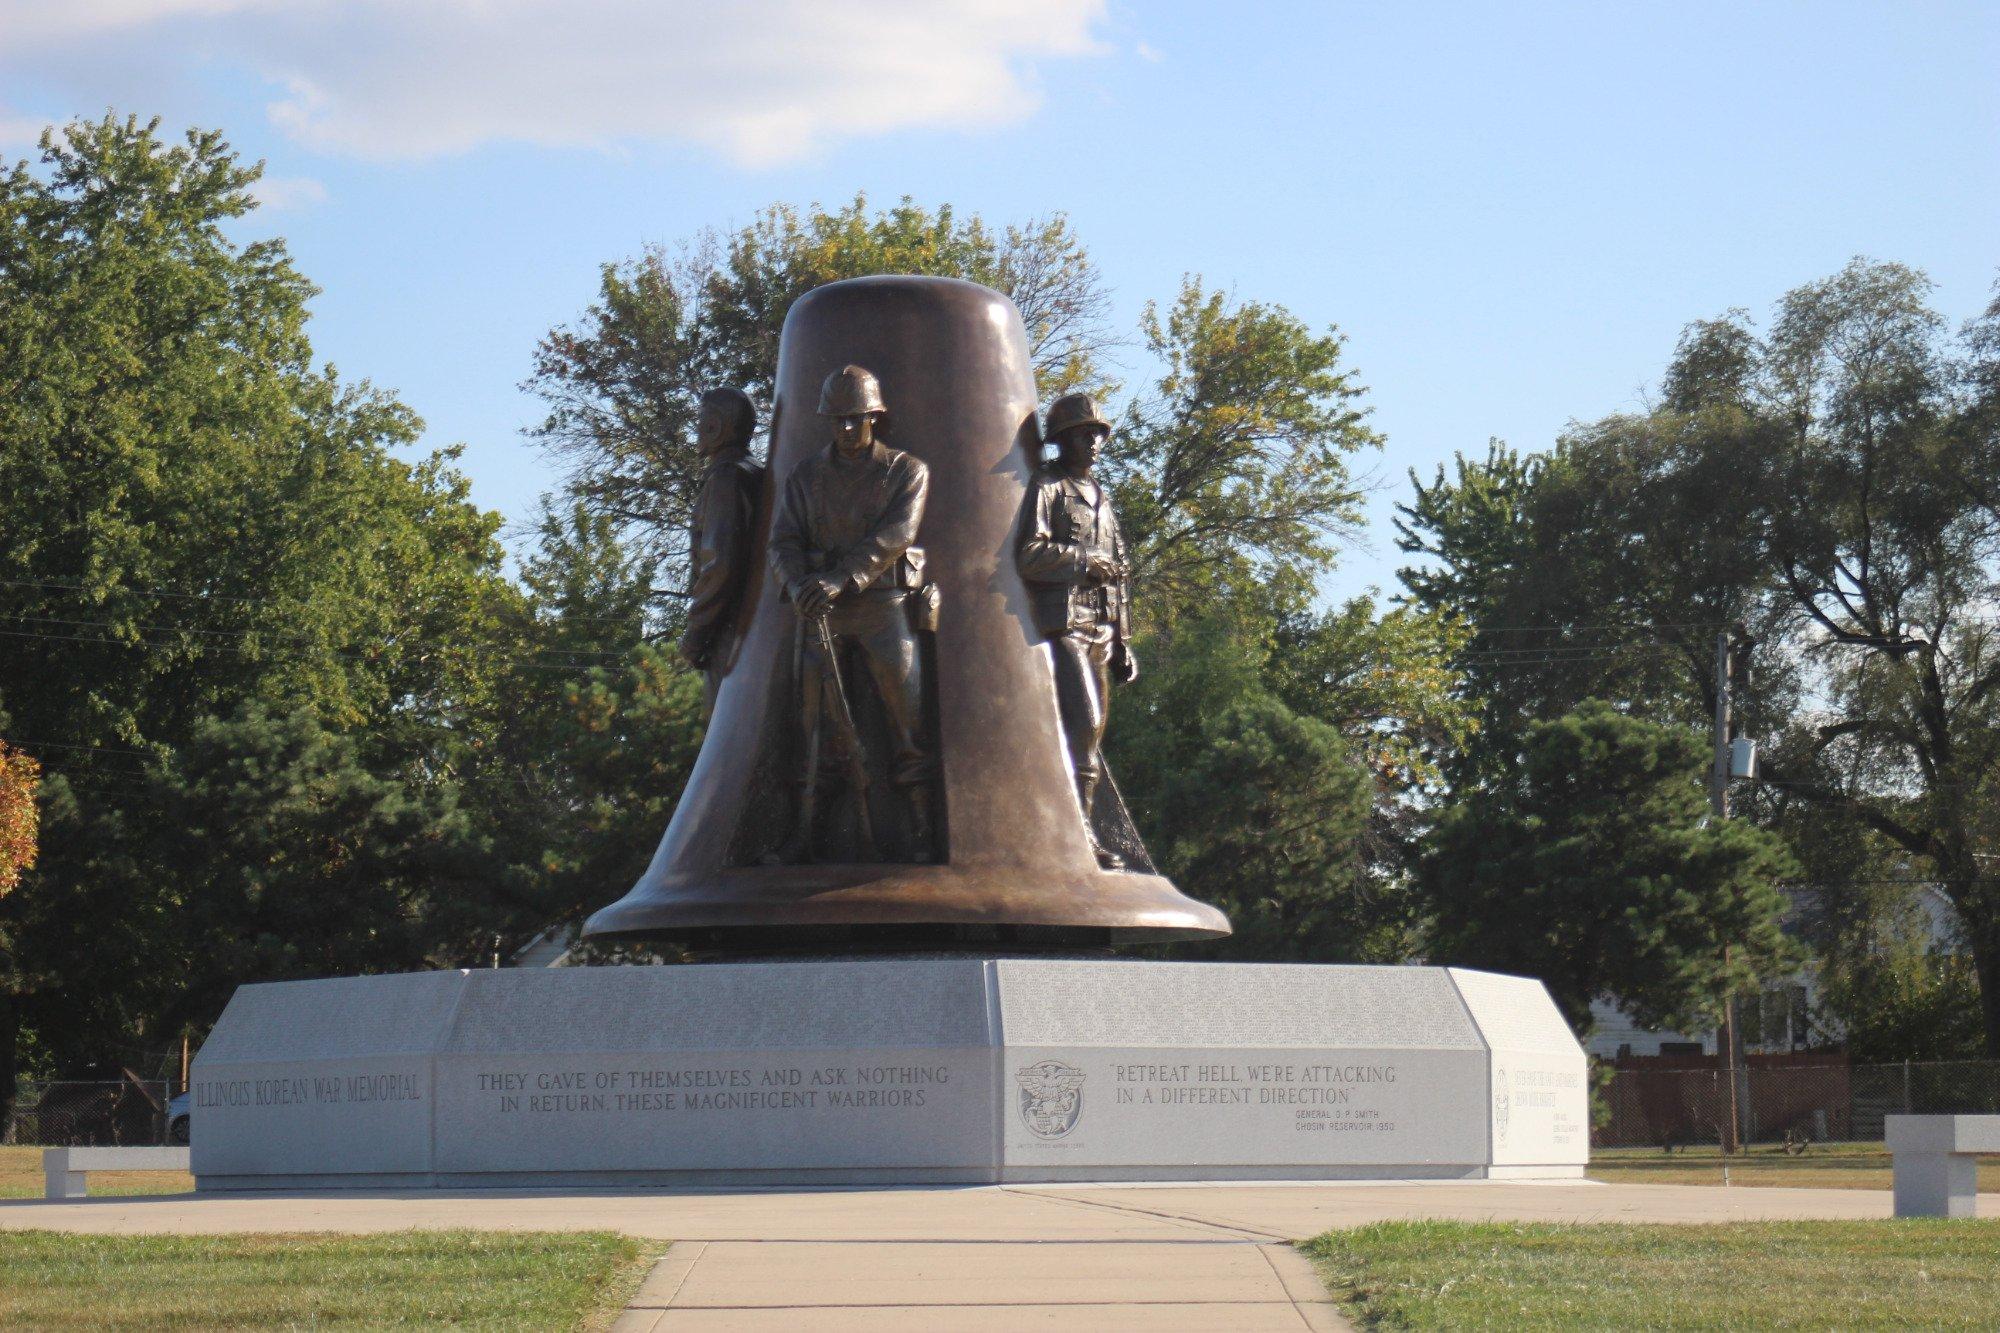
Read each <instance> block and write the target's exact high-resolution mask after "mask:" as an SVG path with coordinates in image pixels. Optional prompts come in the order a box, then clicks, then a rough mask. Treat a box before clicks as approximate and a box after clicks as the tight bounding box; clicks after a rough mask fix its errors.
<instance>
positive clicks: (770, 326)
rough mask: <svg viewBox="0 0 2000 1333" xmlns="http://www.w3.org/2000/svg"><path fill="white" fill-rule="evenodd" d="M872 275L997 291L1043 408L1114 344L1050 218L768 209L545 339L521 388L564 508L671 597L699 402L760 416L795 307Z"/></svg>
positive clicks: (618, 272) (1089, 277)
mask: <svg viewBox="0 0 2000 1333" xmlns="http://www.w3.org/2000/svg"><path fill="white" fill-rule="evenodd" d="M875 273H917V274H926V275H931V276H938V277H954V278H967V279H970V280H971V281H974V282H979V283H983V284H985V285H987V286H989V287H993V288H996V289H998V290H1000V291H1004V292H1006V293H1007V294H1008V295H1009V296H1011V297H1013V299H1014V303H1015V304H1016V305H1017V306H1019V307H1020V309H1021V312H1022V316H1023V318H1024V320H1025V321H1026V323H1027V327H1028V338H1029V344H1030V352H1031V355H1032V357H1033V361H1034V366H1035V374H1036V378H1037V380H1038V382H1039V384H1040V386H1041V389H1042V391H1043V393H1044V394H1045V395H1053V394H1055V393H1060V392H1063V391H1065V390H1067V389H1070V388H1073V387H1079V386H1081V387H1099V386H1101V385H1102V383H1103V375H1104V372H1103V368H1102V365H1101V361H1102V358H1103V356H1104V354H1105V352H1106V351H1107V350H1108V349H1109V348H1110V346H1111V338H1110V335H1109V332H1108V329H1107V325H1106V320H1105V314H1106V311H1107V309H1108V307H1109V304H1110V300H1109V296H1108V294H1107V293H1106V291H1105V289H1104V284H1103V279H1102V278H1101V276H1100V275H1099V273H1098V270H1097V266H1096V264H1095V263H1094V262H1093V261H1092V260H1091V259H1090V257H1089V255H1088V254H1087V253H1086V252H1085V250H1084V249H1083V246H1082V245H1081V243H1080V242H1079V241H1078V240H1077V238H1076V236H1075V234H1074V233H1073V232H1072V231H1071V230H1070V227H1069V223H1068V221H1067V220H1066V219H1065V218H1063V217H1062V216H1061V215H1060V214H1058V215H1056V216H1054V217H1051V218H1046V219H1039V220H1035V221H1031V222H1028V223H1024V224H1022V225H1020V226H1015V227H1007V228H1004V229H999V230H995V229H994V228H991V227H989V226H988V225H987V224H986V223H985V222H983V221H982V220H981V219H979V218H978V217H976V216H975V217H971V218H963V219H962V218H960V217H959V216H958V215H957V214H956V213H954V212H953V210H952V209H950V208H949V207H946V208H941V209H938V210H937V211H935V212H932V211H929V210H926V209H924V208H921V207H919V206H918V205H916V204H914V203H912V202H911V201H909V200H907V199H905V200H904V201H903V202H902V203H900V204H898V205H897V206H896V207H894V208H891V209H887V210H884V211H880V212H875V211H871V210H870V209H869V207H868V204H867V201H866V199H865V198H861V197H857V198H856V199H855V200H854V201H853V202H852V203H850V204H848V205H846V206H845V207H843V208H840V209H836V210H831V211H829V210H826V209H821V208H818V207H813V208H810V209H805V210H799V209H794V208H790V207H787V206H785V205H774V206H772V207H770V208H767V209H765V210H764V211H763V212H761V213H759V214H758V215H757V216H756V218H754V219H753V220H752V221H751V222H750V223H749V224H748V225H746V226H744V227H742V228H740V229H738V230H736V231H734V232H728V233H725V232H722V231H718V230H709V231H705V232H702V233H700V234H699V235H697V236H696V237H695V238H694V239H693V240H692V241H690V242H689V243H688V244H686V245H684V246H682V247H680V248H679V249H675V250H668V249H664V248H659V247H655V248H652V249H649V250H647V251H645V252H644V253H643V254H641V255H640V256H639V257H638V258H636V259H633V260H630V261H627V262H625V263H621V264H607V265H605V266H604V269H603V272H602V275H601V278H600V283H599V290H598V298H597V301H596V302H595V303H594V304H593V305H591V306H590V308H589V309H588V310H586V311H585V312H584V315H583V318H582V319H581V320H579V321H578V323H577V325H576V326H575V327H567V326H566V327H562V328H557V329H554V330H552V331H551V332H550V333H549V335H548V336H547V337H546V338H544V339H543V340H542V342H541V345H540V346H539V347H538V348H537V349H536V354H535V369H534V373H533V374H532V375H531V376H530V377H529V379H528V381H527V383H526V384H525V385H524V386H523V387H525V388H527V389H529V390H531V391H533V392H534V393H536V394H538V395H539V396H540V397H541V398H542V399H543V401H545V402H546V403H547V404H548V413H547V415H546V416H545V417H544V418H543V420H542V422H541V423H540V424H539V425H538V426H537V427H536V428H535V430H534V432H533V434H534V436H535V438H537V439H538V440H540V441H541V443H542V444H543V445H544V447H546V448H547V449H548V450H549V451H550V452H551V453H552V454H553V455H554V456H555V457H556V458H558V459H559V460H561V461H562V462H563V463H564V464H565V465H566V466H567V467H568V469H569V488H570V491H571V493H572V494H573V495H574V496H575V497H577V498H579V499H581V500H582V501H583V502H584V503H586V504H587V505H589V507H590V509H591V511H592V512H593V513H596V514H599V515H602V516H605V517H608V518H610V519H612V520H613V521H614V522H616V523H617V524H618V525H619V528H620V531H621V534H622V535H623V536H624V537H625V538H626V539H627V540H630V541H632V542H634V543H636V544H637V545H638V547H639V548H640V549H641V550H642V551H643V553H644V554H646V555H647V556H648V557H649V558H653V559H655V560H657V561H658V562H659V564H660V571H659V572H660V573H661V574H662V575H663V577H664V578H665V579H666V580H668V582H669V588H667V589H663V590H661V594H660V595H661V596H662V598H663V599H667V600H671V598H672V596H673V592H672V591H671V589H677V588H678V587H680V583H679V581H678V577H677V576H678V575H680V574H681V572H682V571H683V569H684V566H685V560H686V550H685V544H686V530H687V525H688V518H689V514H690V511H691V508H692V505H693V503H694V494H695V487H696V484H697V482H698V481H699V478H700V472H701V468H700V460H699V458H698V457H697V456H696V454H695V451H694V450H693V448H692V447H690V445H689V441H690V440H691V439H692V437H693V431H694V419H695V411H696V408H697V406H698V403H699V400H700V397H701V394H702V391H703V390H705V389H708V388H711V387H713V386H714V385H717V384H733V385H736V386H737V387H739V388H742V389H743V390H744V391H745V392H747V393H749V394H750V395H751V397H752V398H753V399H754V400H755V401H756V402H757V403H758V405H759V408H760V412H761V413H762V415H763V416H765V417H766V418H768V415H769V407H770V399H771V392H772V385H773V382H774V379H775V377H776V374H777V366H778V334H779V331H780V330H781V329H782V327H783V325H784V319H785V312H786V311H788V310H789V309H790V308H791V305H792V302H793V301H795V300H797V299H798V298H799V297H801V296H803V295H805V294H806V293H807V292H808V291H811V290H812V289H813V288H814V287H817V286H820V285H822V284H824V283H828V282H834V281H838V280H839V279H842V278H853V277H863V276H866V275H869V274H875Z"/></svg>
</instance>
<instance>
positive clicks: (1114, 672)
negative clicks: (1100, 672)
mask: <svg viewBox="0 0 2000 1333" xmlns="http://www.w3.org/2000/svg"><path fill="white" fill-rule="evenodd" d="M1111 676H1112V679H1114V680H1116V681H1117V682H1118V683H1119V684H1120V685H1130V684H1131V683H1132V682H1133V681H1135V680H1137V679H1139V658H1138V655H1137V654H1135V653H1134V652H1133V651H1132V650H1131V649H1130V648H1129V647H1127V646H1126V645H1125V644H1123V643H1119V644H1117V645H1116V646H1114V647H1113V648H1112V650H1111Z"/></svg>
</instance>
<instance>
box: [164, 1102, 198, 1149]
mask: <svg viewBox="0 0 2000 1333" xmlns="http://www.w3.org/2000/svg"><path fill="white" fill-rule="evenodd" d="M193 1118H194V1098H193V1097H191V1096H189V1095H188V1094H187V1093H185V1092H183V1093H181V1094H180V1095H179V1096H177V1097H175V1098H173V1099H172V1100H171V1101H169V1102H168V1103H167V1142H168V1143H175V1144H185V1143H186V1142H187V1141H188V1129H189V1122H190V1121H191V1120H192V1119H193Z"/></svg>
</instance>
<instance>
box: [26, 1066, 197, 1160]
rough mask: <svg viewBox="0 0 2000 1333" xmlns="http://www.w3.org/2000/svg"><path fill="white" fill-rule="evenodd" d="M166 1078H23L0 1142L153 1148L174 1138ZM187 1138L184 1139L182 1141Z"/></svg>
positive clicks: (52, 1146)
mask: <svg viewBox="0 0 2000 1333" xmlns="http://www.w3.org/2000/svg"><path fill="white" fill-rule="evenodd" d="M172 1095H173V1092H172V1085H171V1084H170V1083H168V1082H167V1081H166V1080H165V1079H142V1078H132V1077H127V1078H121V1079H116V1080H70V1079H63V1080H51V1081H47V1082H34V1081H28V1082H23V1083H22V1084H21V1085H20V1089H19V1093H18V1095H17V1097H16V1100H15V1103H14V1110H13V1114H11V1115H10V1116H8V1117H7V1123H6V1124H5V1125H0V1144H25V1145H34V1146H37V1147H46V1148H75V1147H152V1146H156V1145H159V1144H164V1143H167V1142H169V1141H171V1139H172V1137H173V1128H172V1126H171V1125H170V1124H169V1120H170V1116H169V1112H168V1103H169V1101H170V1100H171V1098H172ZM181 1141H183V1142H184V1141H185V1140H181Z"/></svg>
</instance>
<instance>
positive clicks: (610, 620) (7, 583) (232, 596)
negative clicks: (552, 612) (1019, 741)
mask: <svg viewBox="0 0 2000 1333" xmlns="http://www.w3.org/2000/svg"><path fill="white" fill-rule="evenodd" d="M0 588H59V589H64V590H67V591H71V592H88V593H103V594H111V593H124V594H126V595H128V596H135V597H156V598H171V599H174V600H177V601H189V602H235V603H238V604H241V605H244V606H293V607H297V606H298V605H300V604H301V603H299V602H296V601H292V600H290V599H286V598H278V597H246V596H242V595H240V594H236V593H226V592H211V591H200V592H176V591H174V590H172V589H168V588H137V587H133V586H132V585H131V584H127V583H111V584H98V583H84V582H81V581H77V580H68V579H0ZM678 596H681V594H679V593H675V592H672V591H670V590H660V589H653V588H648V589H647V590H646V597H647V599H648V600H652V599H654V598H659V597H678ZM642 614H643V613H642ZM558 619H560V620H575V621H580V622H585V623H590V624H605V625H622V624H625V623H627V617H625V616H586V615H577V614H571V615H564V616H561V617H558Z"/></svg>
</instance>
